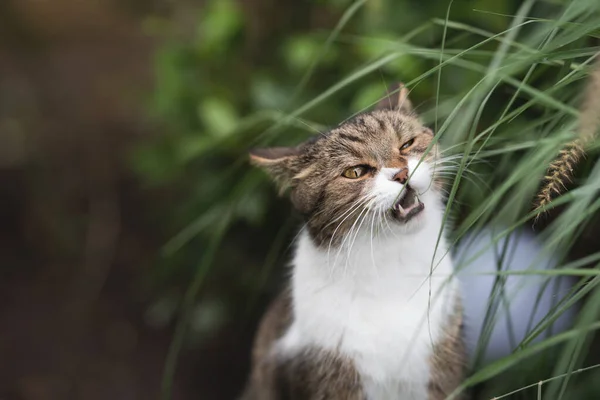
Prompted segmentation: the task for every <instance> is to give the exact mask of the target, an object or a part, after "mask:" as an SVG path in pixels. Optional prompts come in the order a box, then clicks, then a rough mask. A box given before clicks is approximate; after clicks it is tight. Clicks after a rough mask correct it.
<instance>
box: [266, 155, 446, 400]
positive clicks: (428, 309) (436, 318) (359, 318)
mask: <svg viewBox="0 0 600 400" xmlns="http://www.w3.org/2000/svg"><path fill="white" fill-rule="evenodd" d="M417 164H418V160H416V159H411V160H409V174H412V175H411V177H410V181H409V184H410V185H411V187H413V188H415V189H416V190H417V192H418V193H419V198H420V199H421V201H422V202H423V203H424V204H425V209H424V211H423V212H422V213H421V214H420V215H418V216H417V217H416V218H415V219H414V220H411V221H409V222H408V224H406V226H405V225H403V224H400V223H398V222H397V221H392V220H388V221H387V223H385V222H383V223H380V221H381V220H380V219H378V218H380V217H381V212H385V211H386V210H388V209H389V208H390V207H391V205H392V204H393V203H394V201H395V199H396V198H397V197H398V195H399V193H400V191H401V190H402V188H403V186H402V185H401V184H399V183H398V182H394V181H392V180H391V177H392V176H393V175H394V173H395V172H397V169H392V168H384V169H382V170H381V171H380V172H379V173H378V175H377V176H376V177H375V178H374V179H373V188H372V194H373V195H374V196H376V200H375V201H374V203H373V205H372V206H371V207H370V212H368V213H365V215H366V217H365V219H364V223H363V224H362V225H361V227H360V229H359V230H358V233H357V234H356V237H355V239H354V240H352V241H350V240H346V241H345V242H344V244H343V247H342V249H341V250H340V249H339V248H335V249H331V250H330V251H328V250H327V249H319V248H317V247H315V246H314V244H313V243H312V241H311V239H310V238H309V236H308V233H307V232H302V234H301V235H300V238H299V241H298V246H297V249H296V254H295V257H294V260H293V267H294V270H293V277H292V296H293V306H294V321H293V322H292V325H291V326H290V328H289V330H288V331H287V333H286V334H285V335H284V337H283V338H282V339H281V340H280V341H279V342H278V344H277V348H276V349H277V350H276V351H277V352H279V353H280V354H282V355H293V354H294V353H295V352H296V351H298V350H299V349H302V348H304V347H309V346H317V347H319V348H323V349H328V350H332V351H338V352H340V353H342V354H344V355H346V356H349V357H351V358H352V359H353V360H354V363H355V365H356V367H357V369H358V371H359V373H360V375H361V379H362V382H363V383H364V387H365V391H366V393H367V397H368V399H369V400H384V399H390V400H391V399H403V400H404V399H406V400H409V399H414V400H424V399H426V398H427V384H428V382H429V375H430V372H429V362H430V357H431V355H432V351H433V345H434V344H435V343H436V342H437V341H438V339H439V337H440V334H441V331H442V328H443V326H444V324H446V323H447V321H448V317H449V313H450V312H451V311H453V307H454V302H453V301H454V299H455V298H456V295H457V293H458V292H457V284H456V281H455V279H454V278H452V277H451V275H452V263H451V260H450V256H449V254H447V245H446V242H445V240H444V239H443V237H442V239H441V240H440V242H439V246H438V249H437V252H435V247H436V242H437V240H438V234H439V232H440V228H441V223H442V216H443V205H442V201H441V197H440V194H439V193H437V192H435V191H434V189H433V186H432V183H431V172H430V169H429V166H428V165H427V164H426V163H425V162H423V163H421V164H420V165H419V167H418V168H417V169H416V171H415V168H416V165H417ZM378 211H379V213H378ZM375 227H376V229H375ZM434 252H435V260H434ZM333 260H335V262H333ZM432 268H434V269H433V271H432V273H431V277H430V276H429V275H430V271H431V269H432Z"/></svg>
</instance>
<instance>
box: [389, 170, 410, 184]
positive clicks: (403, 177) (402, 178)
mask: <svg viewBox="0 0 600 400" xmlns="http://www.w3.org/2000/svg"><path fill="white" fill-rule="evenodd" d="M392 180H393V181H396V182H399V183H401V184H403V185H404V184H405V183H406V181H407V180H408V168H402V169H401V170H400V171H398V172H396V174H394V176H393V177H392Z"/></svg>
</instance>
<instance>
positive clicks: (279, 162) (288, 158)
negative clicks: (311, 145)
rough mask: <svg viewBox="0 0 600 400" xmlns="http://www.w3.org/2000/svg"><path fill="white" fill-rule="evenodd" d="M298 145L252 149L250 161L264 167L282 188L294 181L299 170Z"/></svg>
mask: <svg viewBox="0 0 600 400" xmlns="http://www.w3.org/2000/svg"><path fill="white" fill-rule="evenodd" d="M299 156H300V149H299V148H298V147H268V148H260V149H252V150H250V162H251V163H252V164H254V165H256V166H258V167H261V168H262V169H264V170H265V171H266V172H267V173H268V174H269V175H270V176H271V178H273V180H274V181H275V182H276V183H277V185H278V186H279V187H280V189H281V190H285V189H286V188H287V187H288V186H290V185H291V183H292V178H293V177H294V175H295V174H296V173H297V172H298V159H299Z"/></svg>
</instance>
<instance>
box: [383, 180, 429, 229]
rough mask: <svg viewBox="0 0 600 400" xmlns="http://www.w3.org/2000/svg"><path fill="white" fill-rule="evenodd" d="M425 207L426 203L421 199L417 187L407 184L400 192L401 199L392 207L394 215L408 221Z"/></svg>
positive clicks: (395, 217)
mask: <svg viewBox="0 0 600 400" xmlns="http://www.w3.org/2000/svg"><path fill="white" fill-rule="evenodd" d="M424 209H425V204H423V203H422V202H421V200H419V195H418V193H417V191H416V190H415V189H413V188H412V187H410V186H409V185H406V186H405V187H404V189H403V190H402V192H401V193H400V197H399V199H398V200H397V201H396V202H395V203H394V205H393V207H392V211H391V212H392V216H393V217H394V219H396V220H398V221H400V222H404V223H406V222H408V221H410V220H411V219H413V218H414V217H416V216H417V215H418V214H420V213H421V211H423V210H424Z"/></svg>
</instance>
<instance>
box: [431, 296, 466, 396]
mask: <svg viewBox="0 0 600 400" xmlns="http://www.w3.org/2000/svg"><path fill="white" fill-rule="evenodd" d="M455 303H456V304H457V306H456V309H455V312H454V314H453V315H451V316H450V317H449V318H448V325H447V328H446V330H445V331H444V337H443V339H441V340H440V342H438V343H437V344H436V346H435V347H434V350H433V357H432V358H431V360H430V364H431V377H430V383H429V400H444V399H445V398H447V397H448V396H449V395H450V394H451V393H452V392H453V391H454V390H455V389H456V388H457V387H458V386H459V385H460V384H461V382H462V379H463V375H464V371H465V369H466V366H467V358H466V350H465V344H464V341H463V339H462V337H463V335H462V324H463V321H462V307H461V304H460V301H459V300H458V299H457V300H456V301H455ZM464 398H465V397H464V395H459V396H457V397H455V398H454V399H455V400H460V399H464Z"/></svg>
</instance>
